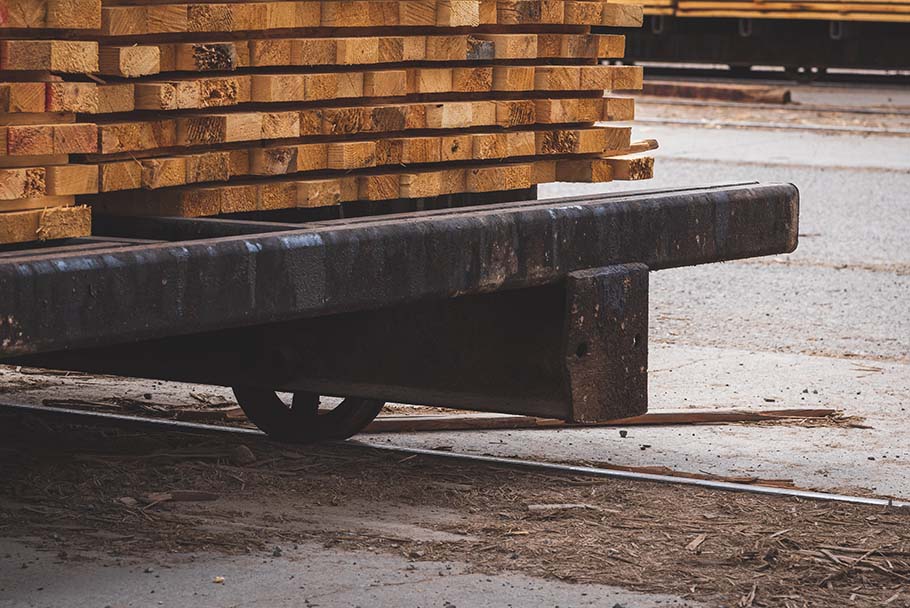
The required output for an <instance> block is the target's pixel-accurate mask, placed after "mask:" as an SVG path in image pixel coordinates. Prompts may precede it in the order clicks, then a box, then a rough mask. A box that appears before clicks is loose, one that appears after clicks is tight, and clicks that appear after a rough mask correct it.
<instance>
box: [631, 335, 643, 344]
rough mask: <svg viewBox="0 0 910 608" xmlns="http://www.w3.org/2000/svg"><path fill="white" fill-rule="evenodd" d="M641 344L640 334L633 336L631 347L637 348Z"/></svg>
mask: <svg viewBox="0 0 910 608" xmlns="http://www.w3.org/2000/svg"><path fill="white" fill-rule="evenodd" d="M639 344H641V334H635V336H633V338H632V346H638V345H639Z"/></svg>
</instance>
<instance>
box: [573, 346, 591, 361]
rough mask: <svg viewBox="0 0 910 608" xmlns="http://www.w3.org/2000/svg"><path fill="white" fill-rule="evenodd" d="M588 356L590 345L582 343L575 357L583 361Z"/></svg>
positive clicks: (576, 350)
mask: <svg viewBox="0 0 910 608" xmlns="http://www.w3.org/2000/svg"><path fill="white" fill-rule="evenodd" d="M587 354H588V343H587V342H582V343H581V344H579V345H578V347H577V348H576V349H575V356H576V357H578V358H579V359H581V358H582V357H584V356H585V355H587Z"/></svg>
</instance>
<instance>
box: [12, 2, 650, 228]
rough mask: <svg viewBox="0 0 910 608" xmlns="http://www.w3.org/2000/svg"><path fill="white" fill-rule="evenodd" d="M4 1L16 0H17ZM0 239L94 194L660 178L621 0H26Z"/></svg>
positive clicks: (131, 205)
mask: <svg viewBox="0 0 910 608" xmlns="http://www.w3.org/2000/svg"><path fill="white" fill-rule="evenodd" d="M0 1H2V0H0ZM5 4H6V6H5V7H3V8H4V10H2V11H0V28H2V31H0V72H2V73H0V105H2V107H0V120H2V122H0V139H2V141H0V211H2V213H0V243H12V242H22V241H31V240H41V239H57V238H64V237H76V236H85V235H88V234H89V233H90V231H91V211H92V210H93V209H94V210H95V211H97V212H103V213H107V214H120V215H168V216H182V217H201V216H213V215H219V214H228V213H239V212H250V211H268V210H277V209H289V208H299V207H324V206H331V205H339V204H340V203H343V202H351V201H391V200H396V199H414V198H430V197H436V196H444V195H451V194H470V193H486V192H496V191H505V190H521V189H527V188H530V187H532V186H534V185H536V184H539V183H548V182H556V181H568V182H608V181H611V180H612V179H646V178H649V177H651V175H652V173H653V159H651V158H650V157H642V156H640V155H630V152H632V151H633V147H632V142H631V140H630V127H629V126H628V125H616V124H602V123H604V122H611V121H613V122H615V121H629V120H632V119H633V117H634V103H633V100H632V99H631V98H628V97H623V96H616V95H614V92H624V91H635V90H640V89H641V86H642V72H641V68H639V67H635V66H612V65H603V64H602V63H603V62H602V61H601V60H604V59H618V58H621V57H622V56H623V52H624V48H625V39H624V37H623V36H621V35H614V34H593V33H592V31H591V28H592V26H608V27H639V26H640V25H641V23H642V9H641V7H639V6H636V5H627V4H619V3H614V2H606V1H604V0H296V1H288V0H282V1H246V0H230V1H223V0H222V1H221V2H208V1H206V0H203V1H200V2H196V3H191V4H186V3H176V2H171V1H170V0H16V2H12V1H11V0H7V1H6V2H5Z"/></svg>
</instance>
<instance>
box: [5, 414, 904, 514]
mask: <svg viewBox="0 0 910 608" xmlns="http://www.w3.org/2000/svg"><path fill="white" fill-rule="evenodd" d="M4 410H5V411H9V412H12V413H20V414H32V415H36V416H41V417H51V418H59V419H63V420H67V421H70V422H75V423H78V424H86V423H89V422H97V423H101V424H106V425H108V426H116V427H139V428H145V429H151V430H156V431H169V430H171V431H191V432H202V433H208V434H236V435H247V436H255V437H261V438H267V436H266V434H265V433H263V432H262V431H259V430H256V429H248V428H240V427H229V426H215V425H211V424H200V423H197V422H183V421H177V420H156V419H154V418H142V417H139V416H126V415H123V414H109V413H104V412H87V411H84V410H76V409H69V408H51V407H43V406H34V405H23V404H11V403H0V414H2V413H3V412H4ZM340 445H349V446H355V447H363V448H370V449H374V450H381V451H384V452H395V453H399V454H408V455H415V456H430V457H434V458H444V459H449V460H460V461H470V462H478V463H484V464H491V465H496V466H504V467H511V468H519V469H534V470H538V471H548V472H551V473H571V474H573V475H585V476H589V477H602V478H610V479H624V480H628V481H648V482H654V483H666V484H676V485H684V486H694V487H699V488H704V489H708V490H719V491H723V492H740V493H748V494H762V495H765V496H777V497H783V498H802V499H806V500H818V501H825V502H838V503H847V504H855V505H864V506H873V507H891V508H901V509H910V502H908V501H902V500H894V499H891V498H872V497H866V496H851V495H847V494H835V493H830V492H816V491H812V490H799V489H793V488H776V487H772V486H760V485H752V484H745V483H735V482H729V481H712V480H707V479H697V478H693V477H676V476H671V475H657V474H653V473H637V472H634V471H620V470H614V469H602V468H598V467H588V466H579V465H568V464H559V463H555V462H540V461H536V460H522V459H520V458H505V457H500V456H483V455H479V454H465V453H462V452H443V451H438V450H428V449H424V448H411V447H406V446H396V445H384V444H378V443H373V442H370V441H363V440H359V439H349V440H347V441H345V442H340Z"/></svg>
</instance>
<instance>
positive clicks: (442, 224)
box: [0, 184, 798, 357]
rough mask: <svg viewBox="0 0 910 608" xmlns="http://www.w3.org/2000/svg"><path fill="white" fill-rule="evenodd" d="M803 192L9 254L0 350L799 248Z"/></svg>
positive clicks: (401, 218) (561, 203)
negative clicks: (629, 266)
mask: <svg viewBox="0 0 910 608" xmlns="http://www.w3.org/2000/svg"><path fill="white" fill-rule="evenodd" d="M797 216H798V192H797V190H796V188H795V187H794V186H792V185H787V184H778V185H757V184H741V185H732V186H718V187H713V188H693V189H678V190H667V191H652V192H639V193H624V194H613V195H600V196H596V197H583V198H574V199H558V200H544V201H529V202H524V203H522V202H518V203H509V204H503V205H495V206H487V207H475V208H463V209H444V210H438V211H427V212H419V213H408V214H403V215H398V216H388V217H364V218H355V219H350V220H336V221H326V222H319V223H318V224H317V225H315V226H311V227H305V228H300V229H295V230H288V231H278V232H271V233H268V234H257V235H241V236H230V237H222V238H212V239H201V240H194V241H186V242H177V243H161V244H145V245H137V246H126V247H122V246H121V247H115V248H111V249H110V250H102V251H92V252H87V253H84V252H83V253H80V252H70V253H65V254H60V255H54V254H53V253H48V255H46V256H30V257H23V258H15V257H13V258H7V259H4V260H2V261H0V356H3V357H15V356H21V355H26V354H32V353H46V352H53V351H59V350H66V349H76V348H89V347H97V346H104V345H112V344H118V343H119V344H123V343H129V342H138V341H141V340H151V339H155V338H161V337H166V336H177V335H188V334H199V333H203V332H213V331H221V330H227V329H231V328H240V327H250V326H261V325H266V324H275V323H281V322H286V321H293V320H299V319H304V318H313V317H322V316H326V315H335V314H339V313H346V312H353V311H368V310H373V309H379V308H384V307H390V306H397V305H400V304H404V303H409V302H419V301H429V300H433V299H436V300H440V299H447V298H454V297H458V296H464V295H471V294H482V293H489V292H494V291H501V290H513V289H527V288H532V287H539V286H546V285H555V284H559V283H561V282H563V281H564V280H565V279H566V277H567V275H569V274H570V273H572V272H575V271H578V270H585V269H590V268H599V267H603V266H610V265H616V264H624V263H634V262H637V263H642V264H645V265H647V266H648V267H650V268H652V269H660V268H670V267H674V266H687V265H693V264H701V263H707V262H716V261H722V260H730V259H736V258H746V257H753V256H761V255H768V254H775V253H783V252H788V251H792V250H793V249H794V248H795V247H796V244H797Z"/></svg>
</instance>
